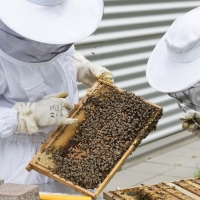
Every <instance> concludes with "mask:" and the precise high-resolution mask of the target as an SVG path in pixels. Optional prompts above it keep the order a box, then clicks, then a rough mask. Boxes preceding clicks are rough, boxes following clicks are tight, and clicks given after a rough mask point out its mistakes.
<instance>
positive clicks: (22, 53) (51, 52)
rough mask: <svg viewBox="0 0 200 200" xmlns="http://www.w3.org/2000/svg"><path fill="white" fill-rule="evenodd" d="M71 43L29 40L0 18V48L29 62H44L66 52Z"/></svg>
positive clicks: (14, 56) (18, 58)
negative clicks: (47, 42) (48, 42)
mask: <svg viewBox="0 0 200 200" xmlns="http://www.w3.org/2000/svg"><path fill="white" fill-rule="evenodd" d="M71 46H72V44H66V45H65V44H63V45H56V44H46V43H41V42H36V41H33V40H29V39H27V38H25V37H23V36H21V35H19V34H18V33H16V32H14V31H13V30H12V29H10V28H9V27H7V26H6V25H5V24H4V23H3V22H2V21H1V20H0V49H1V50H2V51H3V52H5V53H6V54H8V55H9V56H11V57H13V58H15V59H17V60H20V61H23V62H29V63H40V62H46V61H49V60H51V59H52V58H54V57H55V56H57V55H58V54H60V53H63V52H66V51H67V50H68V49H69V48H70V47H71Z"/></svg>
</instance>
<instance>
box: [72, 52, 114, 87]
mask: <svg viewBox="0 0 200 200" xmlns="http://www.w3.org/2000/svg"><path fill="white" fill-rule="evenodd" d="M73 58H74V60H75V63H76V80H77V82H82V83H83V84H85V85H87V86H89V87H91V86H92V85H93V84H94V83H95V82H96V81H97V80H98V79H102V80H104V81H107V82H108V83H114V78H113V74H112V73H111V72H110V71H109V70H108V69H106V68H105V67H101V66H98V65H95V64H93V63H91V62H90V61H89V60H87V59H86V58H85V57H84V56H83V55H82V54H80V53H79V52H77V51H74V55H73Z"/></svg>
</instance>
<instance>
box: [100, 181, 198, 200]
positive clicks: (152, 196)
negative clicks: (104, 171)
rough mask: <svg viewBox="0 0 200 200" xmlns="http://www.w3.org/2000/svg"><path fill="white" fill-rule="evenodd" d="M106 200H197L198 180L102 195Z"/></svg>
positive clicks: (160, 184)
mask: <svg viewBox="0 0 200 200" xmlns="http://www.w3.org/2000/svg"><path fill="white" fill-rule="evenodd" d="M104 198H105V199H106V200H166V199H167V200H198V199H200V179H199V178H196V179H189V180H180V181H174V182H171V183H159V184H156V185H150V186H141V187H135V188H129V189H123V190H116V191H110V192H107V193H104Z"/></svg>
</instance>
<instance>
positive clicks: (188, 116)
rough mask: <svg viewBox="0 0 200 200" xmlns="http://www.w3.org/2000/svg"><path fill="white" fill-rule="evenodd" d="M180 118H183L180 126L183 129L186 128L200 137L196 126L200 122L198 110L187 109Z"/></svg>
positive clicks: (199, 131) (199, 129) (199, 130)
mask: <svg viewBox="0 0 200 200" xmlns="http://www.w3.org/2000/svg"><path fill="white" fill-rule="evenodd" d="M180 119H181V120H183V123H182V127H183V129H184V130H188V131H189V132H192V133H193V134H194V135H196V136H197V137H199V138H200V127H199V126H198V124H200V112H197V111H188V112H186V113H185V114H184V115H183V116H182V117H181V118H180ZM193 120H195V121H196V122H197V123H198V124H197V123H195V121H193Z"/></svg>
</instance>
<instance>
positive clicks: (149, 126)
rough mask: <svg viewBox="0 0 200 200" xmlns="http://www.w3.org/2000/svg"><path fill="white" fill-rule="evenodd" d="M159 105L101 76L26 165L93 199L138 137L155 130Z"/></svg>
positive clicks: (137, 143)
mask: <svg viewBox="0 0 200 200" xmlns="http://www.w3.org/2000/svg"><path fill="white" fill-rule="evenodd" d="M161 116H162V108H161V107H160V106H158V105H155V104H153V103H150V102H148V101H146V100H144V99H142V98H141V97H139V96H136V95H135V94H133V93H131V92H127V91H124V90H122V89H120V88H118V87H116V86H115V85H112V84H108V83H106V82H104V81H98V82H96V83H95V84H94V85H93V87H91V88H90V89H89V90H88V91H87V94H86V95H85V96H84V97H83V99H82V100H81V101H80V102H79V104H78V105H76V106H75V108H74V110H73V111H72V113H71V114H70V116H69V117H71V118H72V117H73V118H77V119H78V123H77V124H73V125H68V126H60V127H59V129H58V130H57V131H56V132H55V133H54V134H53V135H52V136H51V137H50V139H49V140H48V141H47V142H46V143H45V144H43V145H42V146H41V148H40V151H39V152H38V153H37V155H36V156H35V157H34V158H33V159H32V161H31V162H30V163H29V165H28V166H27V170H28V171H30V170H32V169H34V170H36V171H38V172H40V173H42V174H44V175H46V176H48V177H50V178H53V179H55V180H57V181H59V182H61V183H63V184H65V185H67V186H69V187H71V188H73V189H75V190H76V191H79V192H80V193H82V194H84V195H87V196H90V197H92V198H93V199H96V198H97V197H98V195H99V194H100V193H101V192H102V190H103V189H104V188H105V186H106V185H107V184H108V182H109V181H110V180H111V179H112V177H113V176H114V174H115V173H116V172H117V171H118V170H119V169H120V167H121V166H122V165H123V163H124V162H125V161H126V159H127V158H128V156H129V155H130V154H131V153H132V152H133V151H134V150H135V149H136V148H137V146H138V145H139V144H140V142H141V141H142V140H143V139H144V138H145V137H146V136H147V135H148V134H149V133H150V132H151V131H154V130H155V129H156V126H157V123H158V120H159V119H160V117H161Z"/></svg>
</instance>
